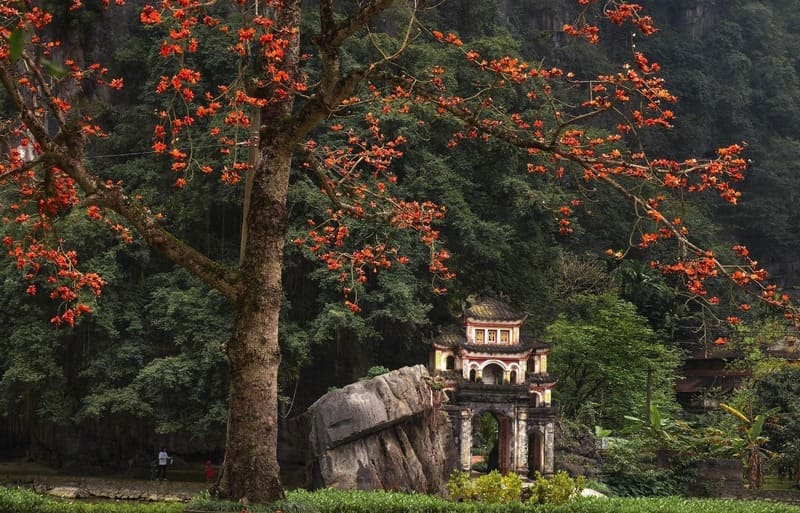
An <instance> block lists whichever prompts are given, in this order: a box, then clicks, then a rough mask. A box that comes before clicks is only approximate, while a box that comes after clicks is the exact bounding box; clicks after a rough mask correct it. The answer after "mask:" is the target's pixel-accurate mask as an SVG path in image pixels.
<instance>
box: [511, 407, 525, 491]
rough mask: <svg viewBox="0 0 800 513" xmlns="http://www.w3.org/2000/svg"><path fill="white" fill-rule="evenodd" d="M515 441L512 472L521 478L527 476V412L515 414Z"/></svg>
mask: <svg viewBox="0 0 800 513" xmlns="http://www.w3.org/2000/svg"><path fill="white" fill-rule="evenodd" d="M516 428H517V429H516V431H517V433H516V435H517V436H516V440H515V442H516V443H515V444H514V447H515V449H516V451H515V452H516V455H515V457H514V465H515V468H514V471H515V472H516V473H517V474H521V475H523V476H527V475H528V412H526V411H521V412H519V413H517V426H516Z"/></svg>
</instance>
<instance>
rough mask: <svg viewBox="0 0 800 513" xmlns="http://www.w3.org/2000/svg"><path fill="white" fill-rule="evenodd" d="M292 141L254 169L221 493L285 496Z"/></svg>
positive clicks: (231, 352) (276, 145)
mask: <svg viewBox="0 0 800 513" xmlns="http://www.w3.org/2000/svg"><path fill="white" fill-rule="evenodd" d="M286 149H287V146H286V143H285V142H280V141H275V140H273V141H272V142H271V143H270V144H268V145H267V146H266V147H262V156H261V161H260V163H259V164H258V166H257V167H256V169H255V170H254V176H253V190H252V194H251V197H250V210H249V212H248V215H247V226H248V234H249V235H248V238H247V243H246V246H245V253H244V255H243V259H242V266H241V269H240V272H241V276H242V277H243V280H242V284H241V286H240V288H239V294H238V295H237V299H236V301H235V302H234V305H233V311H234V319H233V321H234V328H233V336H232V337H231V339H230V341H229V342H228V344H227V353H228V359H229V361H230V372H231V377H230V394H229V398H228V433H227V444H226V453H225V463H224V465H223V471H222V479H221V481H220V492H221V494H222V495H223V496H225V497H230V498H235V499H241V498H244V497H246V498H247V499H248V500H249V501H251V502H269V501H273V500H276V499H279V498H281V497H283V489H282V487H281V482H280V476H279V470H280V469H279V466H278V461H277V443H278V405H277V395H278V366H279V364H280V347H279V345H278V318H279V315H280V309H281V299H282V288H281V262H282V260H283V247H284V239H285V235H286V206H285V205H286V194H287V190H288V186H289V171H290V169H291V152H289V151H286Z"/></svg>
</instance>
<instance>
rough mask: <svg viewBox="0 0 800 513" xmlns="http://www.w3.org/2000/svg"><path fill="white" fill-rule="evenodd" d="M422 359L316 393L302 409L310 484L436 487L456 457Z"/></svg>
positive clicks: (430, 489) (407, 488) (430, 490)
mask: <svg viewBox="0 0 800 513" xmlns="http://www.w3.org/2000/svg"><path fill="white" fill-rule="evenodd" d="M443 397H444V394H442V392H439V391H436V390H433V389H432V388H431V378H430V376H429V375H428V372H427V370H426V369H425V367H424V366H422V365H417V366H415V367H404V368H402V369H399V370H396V371H392V372H389V373H387V374H383V375H381V376H378V377H376V378H373V379H370V380H367V381H361V382H358V383H353V384H352V385H348V386H346V387H344V388H342V389H340V390H334V391H333V392H329V393H328V394H326V395H324V396H322V397H321V398H320V399H319V400H318V401H317V402H316V403H314V404H313V405H312V406H311V407H310V408H309V410H308V415H309V423H310V435H309V446H310V452H311V454H310V455H309V458H308V461H307V464H308V466H309V468H308V472H307V479H308V481H309V482H308V483H307V484H308V485H310V487H313V488H316V487H322V486H330V487H333V488H343V489H361V490H376V489H383V490H398V491H417V492H423V493H439V492H440V491H442V490H443V488H444V484H445V483H446V482H447V478H448V476H449V475H450V472H451V471H452V469H453V468H454V466H455V463H456V462H457V461H458V458H457V453H456V446H455V443H454V441H453V435H452V430H451V427H450V422H449V420H448V418H447V414H446V413H445V412H444V411H442V410H441V409H440V408H439V406H440V405H441V401H442V399H443Z"/></svg>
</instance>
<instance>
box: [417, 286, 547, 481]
mask: <svg viewBox="0 0 800 513" xmlns="http://www.w3.org/2000/svg"><path fill="white" fill-rule="evenodd" d="M525 317H526V316H525V315H521V314H519V313H517V312H514V311H513V310H512V309H511V308H510V307H509V306H508V305H507V304H506V303H504V302H502V301H499V300H497V299H478V300H474V301H470V302H468V303H467V304H466V305H465V307H464V313H463V321H464V326H463V327H459V328H456V329H450V330H445V331H444V332H442V333H441V334H440V335H439V336H437V337H436V338H434V339H433V341H432V346H433V347H432V351H431V362H430V367H431V372H432V373H433V375H434V376H438V378H439V379H441V380H442V382H443V386H444V390H445V392H446V393H447V397H449V398H450V400H449V402H448V403H447V404H446V405H445V406H444V408H445V409H446V411H447V412H448V413H449V415H450V420H451V422H452V425H453V434H454V436H455V439H456V440H457V441H458V444H459V451H460V452H459V454H460V457H459V460H460V461H459V463H460V465H459V466H460V467H461V469H462V470H470V467H471V462H472V430H473V419H475V418H477V417H478V416H479V415H482V414H484V413H486V412H489V413H491V414H492V415H494V416H495V418H496V419H497V421H498V438H497V443H498V461H497V463H498V467H499V469H500V471H502V472H511V471H513V472H517V473H519V474H523V475H528V474H532V473H533V472H534V471H539V472H541V473H542V474H545V475H550V474H552V473H553V433H554V416H555V412H554V409H553V407H552V405H551V402H550V391H551V389H552V388H553V386H554V385H555V382H556V379H555V378H554V377H553V376H550V375H549V374H548V373H547V353H548V352H549V348H548V346H547V344H544V343H542V342H539V341H537V340H534V339H533V338H531V337H528V336H525V335H521V334H520V328H521V327H522V323H523V322H525Z"/></svg>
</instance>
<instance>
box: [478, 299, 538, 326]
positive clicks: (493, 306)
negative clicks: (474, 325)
mask: <svg viewBox="0 0 800 513" xmlns="http://www.w3.org/2000/svg"><path fill="white" fill-rule="evenodd" d="M464 317H465V318H469V319H473V320H476V321H523V320H525V317H526V315H525V314H522V313H519V312H517V311H515V310H513V309H512V308H511V307H510V306H509V305H508V303H506V302H504V301H501V300H499V299H494V298H478V299H474V300H467V304H466V305H465V306H464Z"/></svg>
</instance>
